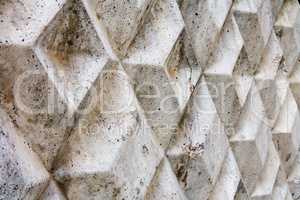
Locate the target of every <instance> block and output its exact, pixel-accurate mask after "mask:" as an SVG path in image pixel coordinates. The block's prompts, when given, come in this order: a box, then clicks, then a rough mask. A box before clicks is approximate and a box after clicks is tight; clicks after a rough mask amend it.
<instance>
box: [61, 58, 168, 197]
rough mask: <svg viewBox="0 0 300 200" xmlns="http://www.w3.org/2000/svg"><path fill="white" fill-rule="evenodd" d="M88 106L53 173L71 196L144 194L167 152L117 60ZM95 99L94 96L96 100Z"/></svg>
mask: <svg viewBox="0 0 300 200" xmlns="http://www.w3.org/2000/svg"><path fill="white" fill-rule="evenodd" d="M95 87H96V88H97V94H94V95H92V96H90V98H91V99H90V102H93V101H95V104H94V107H93V108H92V110H90V112H88V113H86V114H82V116H81V118H80V119H79V121H78V125H77V128H76V129H74V132H73V133H72V135H71V136H70V138H69V139H68V141H67V143H66V144H65V146H64V147H63V148H62V150H61V154H59V156H58V160H57V162H56V166H55V177H56V179H57V180H58V181H59V182H61V183H62V185H63V186H64V188H65V191H67V192H66V193H67V194H66V195H67V197H68V198H69V199H74V198H77V199H85V198H86V196H87V193H90V194H89V195H90V196H94V197H95V198H100V199H112V198H117V199H122V198H125V199H140V198H142V197H143V196H145V194H146V189H147V186H148V185H149V184H150V181H151V180H152V177H153V176H154V174H155V171H156V167H157V166H158V165H159V163H160V160H161V158H162V156H163V153H162V151H161V150H160V148H159V146H157V145H156V142H155V141H154V139H153V138H152V137H153V136H152V134H151V128H150V127H148V125H147V123H146V121H145V120H144V118H143V116H142V115H140V114H139V113H140V112H139V111H138V110H139V108H138V106H137V104H136V99H135V95H134V93H133V91H132V88H131V85H130V82H129V80H128V77H127V75H126V73H125V72H124V71H123V70H122V68H121V66H120V65H118V64H117V63H115V64H112V65H111V66H110V67H106V68H105V69H103V71H102V74H101V75H100V76H99V77H98V79H97V81H96V82H95ZM93 99H95V100H93Z"/></svg>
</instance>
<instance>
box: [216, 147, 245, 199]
mask: <svg viewBox="0 0 300 200" xmlns="http://www.w3.org/2000/svg"><path fill="white" fill-rule="evenodd" d="M240 181H241V175H240V171H239V168H238V165H237V163H236V161H235V158H234V155H233V153H232V151H231V150H230V151H228V155H227V156H226V159H225V160H224V163H223V167H222V171H221V173H220V176H219V180H218V182H217V183H216V185H215V188H214V191H213V192H212V193H211V196H210V200H223V199H234V197H235V195H236V192H237V190H238V186H239V183H240Z"/></svg>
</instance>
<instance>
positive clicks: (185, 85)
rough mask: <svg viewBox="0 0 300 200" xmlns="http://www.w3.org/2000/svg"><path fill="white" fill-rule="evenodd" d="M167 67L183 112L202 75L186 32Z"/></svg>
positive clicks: (180, 38) (169, 59) (178, 42)
mask: <svg viewBox="0 0 300 200" xmlns="http://www.w3.org/2000/svg"><path fill="white" fill-rule="evenodd" d="M166 65H167V66H166V67H167V76H168V78H169V80H170V83H171V86H172V88H173V90H174V92H175V94H176V96H177V99H178V103H179V107H180V108H179V109H180V110H181V111H183V110H184V109H185V107H186V104H187V103H188V101H189V98H190V95H191V94H192V92H193V91H194V88H195V86H196V84H197V82H198V80H199V78H200V75H201V68H200V66H199V65H198V62H197V60H196V57H195V55H194V51H193V48H192V44H191V40H190V38H189V37H188V35H187V34H186V32H183V33H182V35H181V36H180V37H179V39H178V41H177V43H176V45H175V47H174V49H173V51H172V53H171V55H170V56H169V58H168V62H167V64H166Z"/></svg>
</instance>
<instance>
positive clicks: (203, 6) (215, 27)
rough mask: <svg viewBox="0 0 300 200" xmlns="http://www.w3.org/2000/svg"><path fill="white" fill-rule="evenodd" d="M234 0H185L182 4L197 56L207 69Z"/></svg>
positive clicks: (201, 64) (187, 29)
mask: <svg viewBox="0 0 300 200" xmlns="http://www.w3.org/2000/svg"><path fill="white" fill-rule="evenodd" d="M231 4H232V0H217V1H215V0H205V1H197V0H192V1H184V2H183V3H182V6H181V11H182V15H183V18H184V21H185V25H186V31H187V33H188V34H189V35H190V37H191V41H192V46H193V49H194V51H195V55H196V58H197V60H198V62H199V64H200V66H201V68H203V69H205V68H206V67H207V62H208V60H209V58H210V56H211V53H212V52H213V51H214V49H215V47H216V43H217V41H218V37H219V34H220V32H221V29H222V26H223V24H224V22H225V19H226V17H227V14H228V12H229V10H230V8H231Z"/></svg>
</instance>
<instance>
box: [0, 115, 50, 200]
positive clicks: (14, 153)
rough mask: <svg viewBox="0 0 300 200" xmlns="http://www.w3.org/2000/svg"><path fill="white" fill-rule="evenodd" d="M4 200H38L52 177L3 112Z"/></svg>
mask: <svg viewBox="0 0 300 200" xmlns="http://www.w3.org/2000/svg"><path fill="white" fill-rule="evenodd" d="M0 114H1V119H0V145H1V151H0V155H1V160H0V169H1V172H0V199H26V200H27V199H28V200H29V199H37V198H38V197H39V195H40V194H41V193H42V192H43V190H44V189H45V188H46V187H47V184H48V179H49V174H48V172H47V170H46V169H45V168H44V166H43V164H42V163H41V162H40V160H39V159H38V156H37V155H35V154H34V153H33V152H32V151H31V149H30V148H29V147H28V146H27V144H26V142H25V141H24V140H23V139H22V138H21V137H20V136H19V132H18V131H17V130H16V129H15V127H14V125H13V124H12V123H11V121H10V119H9V117H8V116H7V115H6V113H5V112H4V111H3V110H2V109H0Z"/></svg>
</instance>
